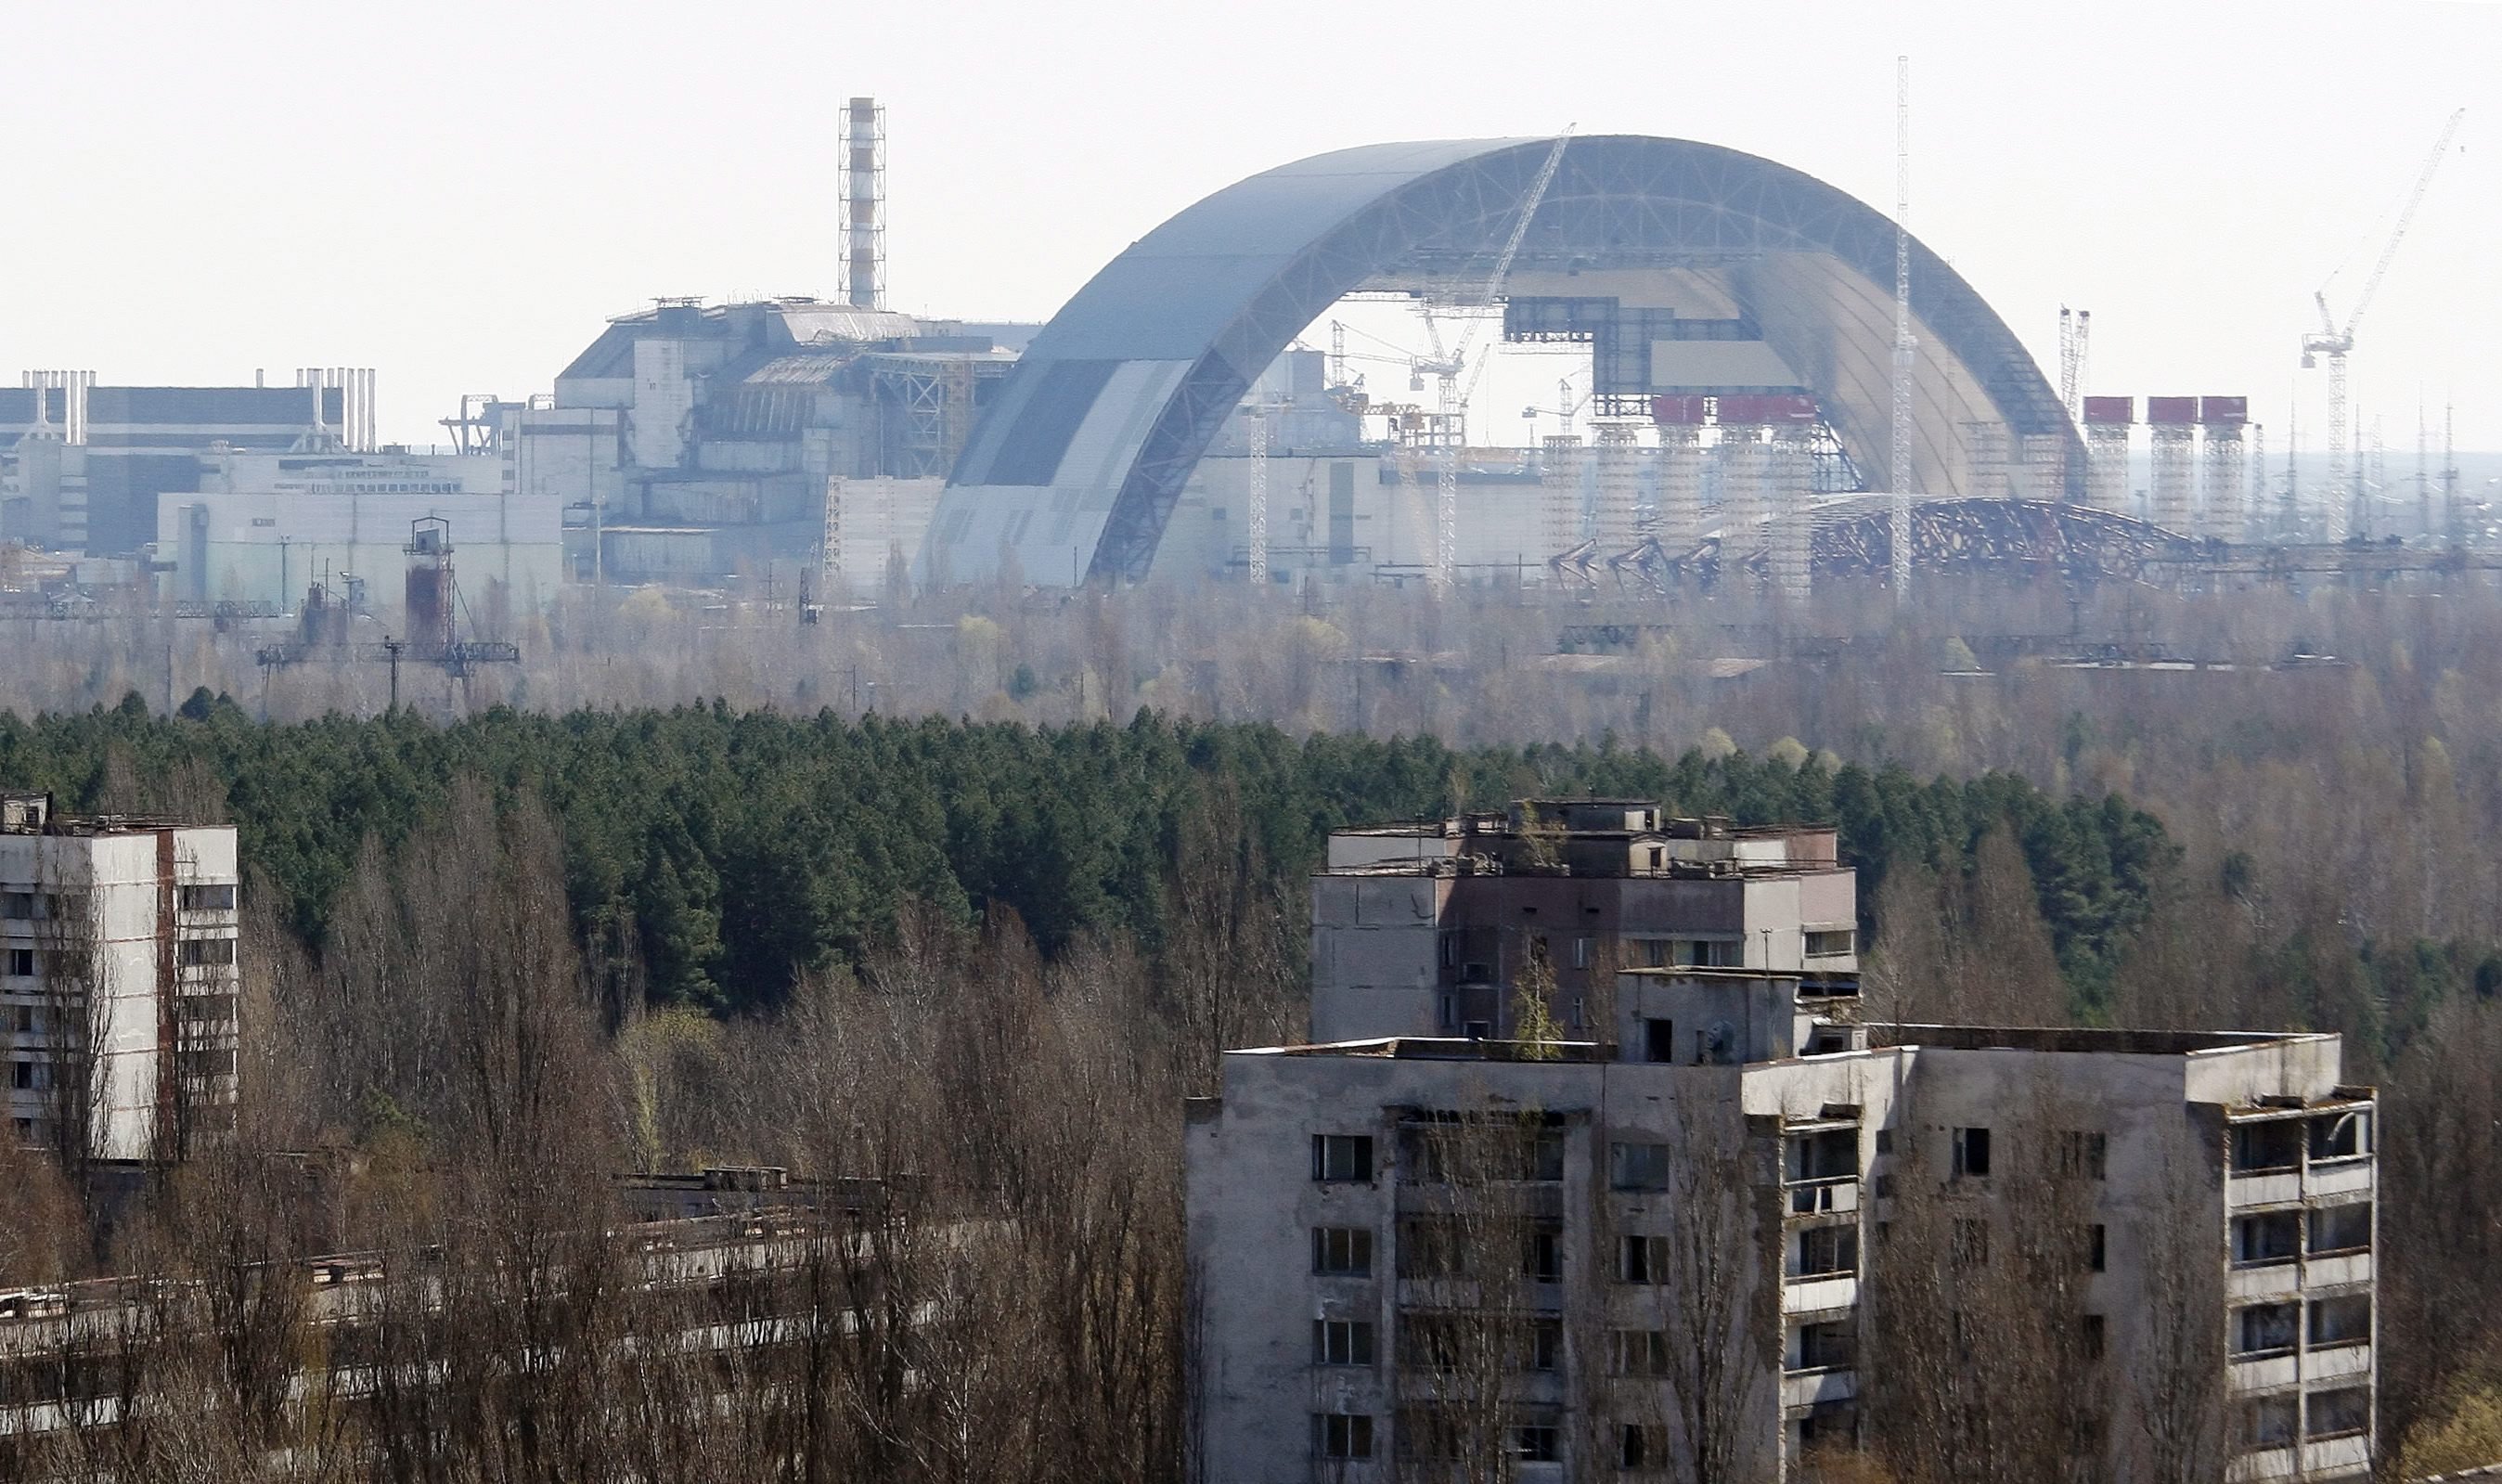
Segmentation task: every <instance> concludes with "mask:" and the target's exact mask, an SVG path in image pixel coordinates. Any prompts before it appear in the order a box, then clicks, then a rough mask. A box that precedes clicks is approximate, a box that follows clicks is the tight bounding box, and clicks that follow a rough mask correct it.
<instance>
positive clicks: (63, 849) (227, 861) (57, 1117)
mask: <svg viewBox="0 0 2502 1484" xmlns="http://www.w3.org/2000/svg"><path fill="white" fill-rule="evenodd" d="M236 885H237V876H236V860H235V832H234V829H233V827H232V826H197V825H179V824H174V823H170V822H166V821H158V820H142V819H137V818H132V817H127V816H118V815H99V816H94V817H74V816H69V815H64V814H60V813H58V812H56V811H55V810H54V809H53V808H52V803H51V798H50V797H49V796H47V795H45V794H41V793H0V1007H4V1008H0V1014H5V1015H6V1016H7V1017H8V1044H9V1113H10V1119H11V1127H12V1130H13V1132H14V1134H15V1136H16V1137H17V1140H18V1141H19V1142H20V1143H23V1144H31V1145H36V1146H39V1147H43V1148H48V1149H51V1150H53V1151H54V1152H55V1153H57V1154H59V1155H61V1156H63V1157H64V1158H67V1159H101V1160H163V1159H179V1158H182V1157H183V1156H184V1155H185V1154H186V1152H188V1150H189V1149H190V1148H192V1147H193V1146H194V1143H195V1141H196V1140H199V1139H203V1138H212V1137H216V1136H218V1135H220V1134H221V1133H223V1132H225V1131H227V1130H230V1129H231V1128H232V1124H233V1117H234V1104H235V1032H236V1019H235V1017H236V1000H237V995H238V991H239V989H240V984H241V979H240V974H241V969H240V966H239V965H238V963H237V961H236V902H235V891H236Z"/></svg>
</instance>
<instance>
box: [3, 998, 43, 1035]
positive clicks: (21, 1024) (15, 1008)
mask: <svg viewBox="0 0 2502 1484" xmlns="http://www.w3.org/2000/svg"><path fill="white" fill-rule="evenodd" d="M9 1030H10V1033H11V1034H13V1035H41V1034H43V1033H44V1007H43V1006H41V1005H11V1006H10V1007H9Z"/></svg>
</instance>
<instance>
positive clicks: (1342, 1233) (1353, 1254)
mask: <svg viewBox="0 0 2502 1484" xmlns="http://www.w3.org/2000/svg"><path fill="white" fill-rule="evenodd" d="M1312 1271H1314V1272H1316V1273H1320V1274H1323V1275H1325V1276H1328V1277H1334V1278H1369V1277H1371V1276H1372V1231H1371V1229H1370V1228H1368V1227H1314V1228H1313V1229H1312Z"/></svg>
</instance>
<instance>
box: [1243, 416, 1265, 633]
mask: <svg viewBox="0 0 2502 1484" xmlns="http://www.w3.org/2000/svg"><path fill="white" fill-rule="evenodd" d="M1250 410H1251V426H1250V429H1249V430H1250V434H1251V497H1250V499H1249V501H1248V503H1249V505H1250V507H1251V509H1250V520H1249V521H1248V522H1247V523H1246V525H1247V527H1248V528H1247V529H1246V530H1244V532H1243V541H1244V557H1245V560H1246V563H1247V565H1248V567H1249V572H1250V578H1251V587H1252V590H1254V591H1259V590H1265V589H1267V588H1268V388H1266V387H1255V388H1253V391H1252V400H1251V409H1250Z"/></svg>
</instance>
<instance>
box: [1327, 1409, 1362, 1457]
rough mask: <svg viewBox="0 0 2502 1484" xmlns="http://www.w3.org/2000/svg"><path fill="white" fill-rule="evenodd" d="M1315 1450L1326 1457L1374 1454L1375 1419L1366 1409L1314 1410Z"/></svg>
mask: <svg viewBox="0 0 2502 1484" xmlns="http://www.w3.org/2000/svg"><path fill="white" fill-rule="evenodd" d="M1312 1451H1313V1452H1314V1453H1316V1454H1319V1455H1320V1456H1321V1457H1322V1458H1333V1459H1362V1458H1370V1457H1372V1419H1371V1418H1370V1417H1369V1416H1368V1415H1366V1414H1364V1413H1362V1412H1353V1413H1350V1412H1314V1413H1313V1414H1312Z"/></svg>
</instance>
